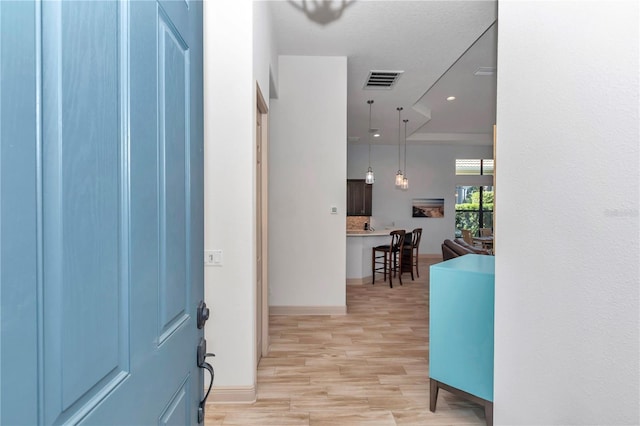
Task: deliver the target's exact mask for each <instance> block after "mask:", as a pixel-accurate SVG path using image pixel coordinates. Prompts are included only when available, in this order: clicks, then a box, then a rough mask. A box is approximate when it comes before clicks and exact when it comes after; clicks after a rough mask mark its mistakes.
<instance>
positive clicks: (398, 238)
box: [371, 229, 405, 288]
mask: <svg viewBox="0 0 640 426" xmlns="http://www.w3.org/2000/svg"><path fill="white" fill-rule="evenodd" d="M389 235H391V244H384V245H380V246H376V247H373V248H372V249H371V275H372V277H371V278H372V280H371V284H375V282H376V273H378V274H380V273H382V274H383V277H384V281H386V280H387V274H389V287H392V288H393V280H392V278H391V275H392V272H393V275H395V274H396V273H397V274H398V279H399V280H400V285H402V276H401V275H402V273H401V265H402V252H403V246H404V235H405V231H404V230H403V229H398V230H395V231H391V232H390V233H389ZM380 271H382V272H380Z"/></svg>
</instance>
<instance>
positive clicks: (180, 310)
mask: <svg viewBox="0 0 640 426" xmlns="http://www.w3.org/2000/svg"><path fill="white" fill-rule="evenodd" d="M158 29H159V32H158V42H159V45H158V53H159V55H158V67H159V80H158V94H159V99H158V101H159V108H158V111H159V117H158V119H159V132H160V150H159V158H160V164H159V170H160V176H159V177H160V179H159V187H160V257H161V259H160V260H161V265H163V267H162V270H161V275H160V286H161V289H160V326H161V337H160V343H162V342H163V341H164V340H165V339H166V338H167V336H169V335H170V334H171V333H172V332H173V331H174V330H176V328H177V327H179V326H180V324H182V323H183V322H184V321H185V320H186V319H187V313H186V311H187V301H188V299H189V293H188V291H187V290H188V288H189V286H188V285H187V283H188V282H189V277H188V264H187V257H186V248H187V247H186V243H187V234H186V231H187V221H186V218H187V212H188V210H186V209H185V206H186V202H187V191H186V190H187V184H188V180H187V175H186V170H187V168H188V165H187V164H186V159H187V158H188V157H187V153H188V152H189V143H188V133H187V123H188V122H189V116H188V110H187V107H186V106H187V105H189V82H188V79H187V76H188V75H189V61H188V57H189V56H188V55H189V52H188V50H187V47H186V45H185V44H184V41H182V40H181V37H180V35H179V34H178V33H177V32H176V31H175V29H174V28H173V27H172V25H171V21H170V20H169V18H168V17H167V16H166V15H165V14H164V13H162V12H161V13H160V14H159V16H158Z"/></svg>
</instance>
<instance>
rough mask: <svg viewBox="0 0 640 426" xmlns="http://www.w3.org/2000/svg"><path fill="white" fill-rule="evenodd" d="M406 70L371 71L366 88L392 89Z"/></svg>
mask: <svg viewBox="0 0 640 426" xmlns="http://www.w3.org/2000/svg"><path fill="white" fill-rule="evenodd" d="M403 72H404V71H369V77H367V81H366V83H365V84H364V88H365V89H391V88H392V87H393V86H394V85H395V84H396V82H397V81H398V79H399V78H400V76H401V75H402V73H403Z"/></svg>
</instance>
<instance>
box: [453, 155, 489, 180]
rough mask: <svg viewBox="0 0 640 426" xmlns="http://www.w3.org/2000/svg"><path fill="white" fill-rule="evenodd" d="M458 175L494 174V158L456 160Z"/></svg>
mask: <svg viewBox="0 0 640 426" xmlns="http://www.w3.org/2000/svg"><path fill="white" fill-rule="evenodd" d="M456 175H458V176H487V175H490V176H492V175H493V160H492V159H488V160H481V159H474V160H456Z"/></svg>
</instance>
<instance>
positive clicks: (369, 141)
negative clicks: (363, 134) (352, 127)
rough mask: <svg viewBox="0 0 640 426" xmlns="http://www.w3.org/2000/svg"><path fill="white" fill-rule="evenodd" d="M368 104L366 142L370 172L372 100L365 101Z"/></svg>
mask: <svg viewBox="0 0 640 426" xmlns="http://www.w3.org/2000/svg"><path fill="white" fill-rule="evenodd" d="M367 103H368V104H369V128H368V129H367V142H368V143H369V170H371V104H373V99H369V100H368V101H367Z"/></svg>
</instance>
